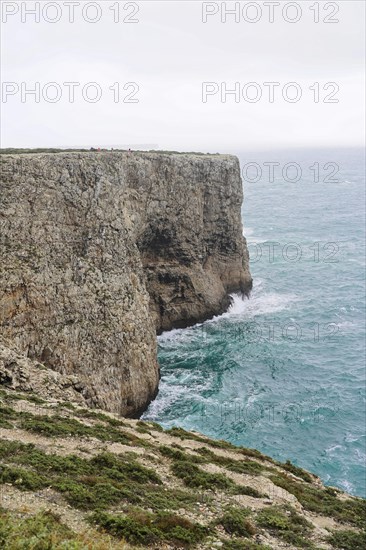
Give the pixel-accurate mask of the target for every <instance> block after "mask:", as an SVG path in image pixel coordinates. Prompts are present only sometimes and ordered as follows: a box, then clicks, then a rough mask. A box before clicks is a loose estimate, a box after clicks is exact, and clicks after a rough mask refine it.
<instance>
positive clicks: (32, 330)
mask: <svg viewBox="0 0 366 550" xmlns="http://www.w3.org/2000/svg"><path fill="white" fill-rule="evenodd" d="M1 172H2V182H1V198H0V246H1V254H0V259H1V267H0V332H1V334H2V336H3V337H5V338H7V339H9V340H11V342H12V343H13V344H14V345H15V346H16V348H17V349H18V350H19V351H20V352H22V353H23V354H25V356H26V357H27V358H29V359H32V360H35V361H39V362H41V363H42V364H44V365H46V366H47V367H49V368H51V369H53V370H54V371H57V372H59V373H61V374H62V375H65V376H76V377H77V378H78V380H79V383H80V387H82V394H83V398H84V399H85V400H86V402H87V403H88V404H89V405H91V406H97V407H100V408H103V409H106V410H110V411H114V412H117V413H119V414H122V415H127V416H131V415H138V414H139V413H140V412H141V411H142V410H144V408H145V407H146V406H147V404H148V403H149V401H150V400H151V399H152V398H153V397H154V396H155V395H156V392H157V388H158V379H159V368H158V363H157V358H156V336H155V334H156V331H158V332H160V331H161V330H166V329H169V328H172V327H178V326H187V325H189V324H191V323H194V322H197V321H201V320H203V319H206V318H208V317H210V316H212V315H215V314H218V313H221V312H223V311H224V310H225V309H226V308H227V307H228V305H229V300H230V298H229V293H230V292H233V291H240V292H242V293H247V292H249V290H250V287H251V277H250V274H249V271H248V255H247V250H246V244H245V240H244V238H243V236H242V224H241V218H240V207H241V203H242V186H241V179H240V171H239V164H238V160H237V159H236V158H235V157H231V156H220V155H209V156H208V155H204V156H203V155H193V154H182V155H180V154H159V153H132V154H128V153H120V152H110V153H104V152H103V153H60V154H32V155H2V157H1Z"/></svg>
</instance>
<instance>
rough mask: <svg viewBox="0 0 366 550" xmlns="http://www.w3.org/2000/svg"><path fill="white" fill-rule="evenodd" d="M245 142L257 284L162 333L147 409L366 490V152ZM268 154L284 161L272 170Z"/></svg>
mask: <svg viewBox="0 0 366 550" xmlns="http://www.w3.org/2000/svg"><path fill="white" fill-rule="evenodd" d="M238 156H239V158H240V160H241V166H242V169H243V175H244V179H245V180H246V181H245V182H244V189H245V190H244V193H245V200H244V205H243V223H244V234H245V235H246V237H247V241H248V246H249V251H250V255H251V264H250V265H251V272H252V276H253V279H254V288H253V291H252V294H251V297H250V298H249V299H245V300H244V301H243V300H242V299H241V298H240V297H239V296H233V305H232V307H231V308H230V310H229V311H228V312H227V313H225V314H224V315H222V316H219V317H216V318H214V319H212V320H210V321H207V322H205V323H203V324H200V325H196V326H194V327H191V328H188V329H183V330H173V331H170V332H166V333H164V334H162V335H161V336H160V337H159V361H160V365H161V372H162V379H161V384H160V391H159V394H158V396H157V398H156V399H155V401H154V402H153V403H152V404H151V405H150V407H149V409H148V411H147V412H146V413H145V414H144V418H145V419H150V420H155V421H158V422H160V423H161V424H162V425H164V426H165V427H171V426H173V425H175V426H182V427H183V428H185V429H194V430H197V431H200V432H202V433H205V434H207V435H209V436H212V437H215V438H220V439H225V440H227V441H230V442H232V443H234V444H239V445H244V446H247V447H253V448H257V449H259V450H260V451H262V452H263V453H265V454H268V455H270V456H272V457H274V458H276V459H279V460H287V459H290V460H291V461H292V462H293V463H294V464H296V465H299V466H302V467H304V468H306V469H308V470H310V471H312V472H314V473H316V474H317V475H319V476H320V477H321V478H322V480H323V481H324V482H325V483H326V484H328V485H334V486H337V487H340V488H342V489H344V490H346V491H348V492H350V493H352V494H355V495H360V496H364V497H365V496H366V487H365V459H366V448H365V447H366V439H365V364H364V360H365V286H364V276H365V271H364V263H365V239H364V228H365V203H364V198H365V194H364V193H365V179H364V178H365V175H364V173H365V172H364V156H363V153H362V151H360V150H356V149H355V150H342V151H325V150H322V151H317V150H314V151H309V150H307V151H292V152H291V153H284V152H273V151H272V152H268V153H262V154H261V155H258V153H249V152H245V153H241V154H239V155H238ZM249 162H253V163H256V164H255V165H252V166H246V164H247V163H249ZM268 162H278V163H280V165H279V166H277V165H276V166H275V167H274V173H273V174H272V175H271V174H270V173H269V167H268V165H265V164H264V163H268ZM288 163H296V164H297V165H298V166H291V165H289V166H287V167H286V164H288ZM316 163H318V165H317V164H316ZM329 163H332V164H329ZM258 165H259V167H260V169H258ZM299 167H300V168H301V178H300V179H299V181H295V180H296V179H298V177H299V174H300V171H299ZM311 167H312V168H311ZM260 170H262V175H261V177H260V178H259V177H258V176H259V175H260V173H261V172H260ZM335 170H337V173H336V174H334V175H333V176H332V177H331V176H330V174H331V173H332V172H334V171H335ZM272 176H273V177H272ZM248 180H249V181H248ZM256 180H258V181H256ZM317 180H319V181H317ZM329 180H335V181H329Z"/></svg>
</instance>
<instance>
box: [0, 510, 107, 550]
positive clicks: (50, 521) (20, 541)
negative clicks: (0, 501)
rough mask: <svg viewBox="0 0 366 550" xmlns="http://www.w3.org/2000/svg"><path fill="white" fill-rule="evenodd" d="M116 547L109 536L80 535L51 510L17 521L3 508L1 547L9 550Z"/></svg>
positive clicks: (79, 549) (0, 525) (0, 516)
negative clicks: (97, 537)
mask: <svg viewBox="0 0 366 550" xmlns="http://www.w3.org/2000/svg"><path fill="white" fill-rule="evenodd" d="M112 545H113V543H112V541H111V540H110V539H109V537H108V538H106V537H102V536H101V537H100V538H99V540H96V539H95V537H91V536H90V537H89V536H88V535H76V534H75V533H73V532H72V531H71V530H70V529H69V528H68V527H66V525H64V524H62V523H61V521H60V519H59V517H58V516H56V515H55V514H53V513H51V512H49V511H47V512H40V513H38V514H35V515H33V516H30V517H28V518H21V517H19V518H17V517H16V516H14V514H10V513H7V512H5V511H4V510H1V509H0V547H1V548H6V549H7V550H92V549H93V550H106V549H107V548H109V549H111V548H114V545H113V546H112Z"/></svg>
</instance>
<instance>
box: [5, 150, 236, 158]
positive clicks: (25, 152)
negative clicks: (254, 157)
mask: <svg viewBox="0 0 366 550" xmlns="http://www.w3.org/2000/svg"><path fill="white" fill-rule="evenodd" d="M62 153H78V154H80V153H89V154H93V155H95V154H101V153H110V154H113V153H125V154H131V155H135V154H139V155H140V154H141V155H144V154H149V155H151V154H156V155H179V156H185V155H189V156H199V157H219V158H230V157H233V156H234V155H230V154H223V153H201V152H199V151H164V150H150V151H140V150H135V149H133V150H131V151H128V150H127V149H103V148H101V149H100V150H98V149H52V148H49V149H43V148H40V149H12V148H6V149H0V155H39V154H62Z"/></svg>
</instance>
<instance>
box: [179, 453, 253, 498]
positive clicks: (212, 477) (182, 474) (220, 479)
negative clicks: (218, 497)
mask: <svg viewBox="0 0 366 550" xmlns="http://www.w3.org/2000/svg"><path fill="white" fill-rule="evenodd" d="M172 472H173V474H174V475H175V476H177V477H179V479H181V480H182V481H183V483H184V484H185V485H187V487H191V488H198V487H199V488H201V489H204V490H208V489H211V490H212V491H215V490H221V491H226V492H228V493H230V494H237V495H250V496H252V497H255V498H262V497H263V496H264V495H262V494H261V493H259V492H258V491H256V490H255V489H253V488H252V487H247V486H242V485H237V484H236V483H234V482H233V481H232V480H231V479H229V478H228V477H227V476H226V475H225V474H221V473H220V474H211V473H209V472H205V471H204V470H201V469H200V468H198V466H196V465H195V464H194V463H193V462H189V461H187V460H176V461H174V462H173V465H172Z"/></svg>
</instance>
